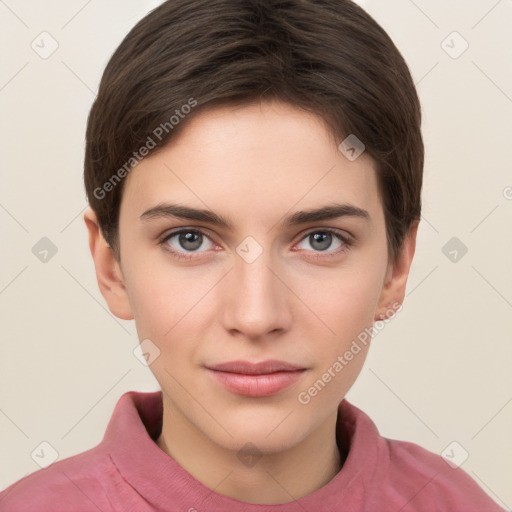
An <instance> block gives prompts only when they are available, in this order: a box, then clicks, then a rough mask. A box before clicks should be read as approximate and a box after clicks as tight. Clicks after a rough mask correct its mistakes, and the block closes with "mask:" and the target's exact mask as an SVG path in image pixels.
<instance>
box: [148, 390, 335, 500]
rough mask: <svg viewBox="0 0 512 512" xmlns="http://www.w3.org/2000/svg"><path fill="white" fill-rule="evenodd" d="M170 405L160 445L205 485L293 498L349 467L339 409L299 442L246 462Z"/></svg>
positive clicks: (244, 495) (243, 494) (235, 493)
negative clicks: (340, 432) (340, 446)
mask: <svg viewBox="0 0 512 512" xmlns="http://www.w3.org/2000/svg"><path fill="white" fill-rule="evenodd" d="M169 409H170V408H169V407H166V406H165V400H164V416H163V424H162V432H161V434H160V436H159V437H158V439H157V445H158V446H159V447H160V448H161V449H162V450H163V451H164V452H166V453H167V454H168V455H170V456H171V457H172V458H173V459H174V460H175V461H176V462H177V463H178V464H180V466H182V467H183V468H184V469H185V470H186V471H187V472H188V473H190V474H191V475H192V476H193V477H194V478H195V479H197V480H199V481H200V482H201V483H202V484H203V485H205V486H206V487H208V488H210V489H214V490H215V492H217V493H219V494H222V495H224V496H228V497H230V498H232V499H235V500H239V501H241V502H245V503H253V504H256V503H257V504H262V505H267V504H268V505H277V504H281V503H288V502H291V501H293V500H296V499H299V498H301V497H303V496H306V495H308V494H311V493H312V492H314V491H316V490H318V489H320V488H321V487H323V486H324V485H326V484H327V483H328V482H329V481H331V480H332V479H333V478H334V477H335V476H336V475H337V474H338V472H339V471H340V469H341V467H342V465H343V460H342V458H341V456H340V452H339V449H338V446H337V443H336V420H337V411H336V412H335V413H334V414H333V415H331V416H329V417H328V419H327V420H326V421H325V422H324V423H323V424H321V425H320V427H319V428H317V429H316V430H315V431H313V432H311V433H309V435H308V436H307V437H306V438H304V439H303V440H302V441H300V442H299V443H298V444H297V445H295V446H293V447H291V448H289V449H287V450H285V451H281V452H274V453H265V454H261V453H257V454H255V455H252V456H251V455H248V456H247V457H244V460H246V461H247V463H246V464H243V463H241V459H240V454H239V453H238V452H236V451H233V450H229V449H226V448H224V447H222V446H219V445H218V444H216V443H214V442H213V441H212V440H211V439H209V438H207V437H206V436H204V435H203V433H202V432H201V431H199V430H198V429H197V428H196V427H195V426H194V425H192V424H191V423H190V422H188V421H187V420H186V418H184V417H183V416H182V415H181V414H180V413H179V412H178V411H177V410H176V409H173V410H172V412H171V411H170V410H169ZM251 457H252V458H251Z"/></svg>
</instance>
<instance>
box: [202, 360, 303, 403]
mask: <svg viewBox="0 0 512 512" xmlns="http://www.w3.org/2000/svg"><path fill="white" fill-rule="evenodd" d="M206 368H207V370H208V372H209V373H210V374H211V375H212V377H213V378H214V379H215V381H216V382H217V383H219V384H221V385H222V386H223V387H224V388H225V389H227V390H228V391H230V392H232V393H235V394H238V395H243V396H248V397H265V396H271V395H275V394H277V393H279V392H281V391H283V390H284V389H286V388H288V387H289V386H291V385H292V384H294V383H296V382H297V381H298V380H299V379H300V378H301V377H302V375H303V374H304V373H305V372H306V371H307V368H304V367H301V366H298V365H294V364H291V363H288V362H285V361H277V360H268V361H262V362H259V363H251V362H249V361H230V362H226V363H220V364H216V365H213V366H207V367H206Z"/></svg>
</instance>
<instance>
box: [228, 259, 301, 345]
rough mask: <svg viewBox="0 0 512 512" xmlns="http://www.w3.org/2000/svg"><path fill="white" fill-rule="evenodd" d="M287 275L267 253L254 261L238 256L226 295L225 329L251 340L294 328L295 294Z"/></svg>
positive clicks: (229, 277) (229, 276) (230, 275)
mask: <svg viewBox="0 0 512 512" xmlns="http://www.w3.org/2000/svg"><path fill="white" fill-rule="evenodd" d="M283 273H284V270H283V269H282V267H280V266H279V265H278V264H277V263H276V259H275V258H272V255H271V254H270V253H269V252H266V251H263V253H262V254H260V256H259V257H258V258H257V259H256V260H255V261H252V262H247V261H245V260H244V259H243V258H242V257H239V256H238V255H235V260H234V268H233V269H232V270H231V272H229V274H228V275H227V276H226V280H225V283H224V289H223V294H222V296H223V311H222V317H223V322H224V327H225V329H226V330H227V331H229V332H231V334H233V335H238V336H242V337H246V338H248V339H251V340H258V339H260V340H261V339H263V338H264V337H266V336H269V335H272V336H275V335H276V334H279V333H281V334H282V333H284V332H286V331H287V330H288V329H290V326H291V323H292V311H291V306H292V296H293V294H292V292H291V291H290V289H289V288H288V287H287V286H286V284H285V283H286V279H285V276H284V275H282V274H283Z"/></svg>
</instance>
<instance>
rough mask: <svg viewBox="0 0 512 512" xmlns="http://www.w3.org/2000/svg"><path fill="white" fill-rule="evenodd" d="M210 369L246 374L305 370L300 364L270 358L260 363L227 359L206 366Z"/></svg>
mask: <svg viewBox="0 0 512 512" xmlns="http://www.w3.org/2000/svg"><path fill="white" fill-rule="evenodd" d="M208 368H209V369H210V370H217V371H221V372H229V373H241V374H246V375H264V374H267V373H276V372H293V371H297V370H305V368H304V367H302V366H297V365H294V364H291V363H287V362H286V361H278V360H276V359H271V360H268V361H261V362H260V363H251V362H250V361H228V362H226V363H220V364H216V365H213V366H208Z"/></svg>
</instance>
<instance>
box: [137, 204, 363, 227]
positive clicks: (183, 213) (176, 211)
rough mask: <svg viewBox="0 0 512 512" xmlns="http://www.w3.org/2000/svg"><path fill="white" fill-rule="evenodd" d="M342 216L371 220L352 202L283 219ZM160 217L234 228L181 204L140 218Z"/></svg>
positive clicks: (285, 222) (291, 222)
mask: <svg viewBox="0 0 512 512" xmlns="http://www.w3.org/2000/svg"><path fill="white" fill-rule="evenodd" d="M340 217H355V218H360V219H363V220H366V221H371V217H370V214H369V213H368V211H366V210H363V209H362V208H359V207H358V206H354V205H351V204H338V203H335V204H332V205H327V206H323V207H321V208H316V209H313V210H301V211H297V212H294V213H293V214H291V215H289V216H287V217H285V218H284V219H283V220H282V221H281V223H280V224H281V225H282V226H284V227H293V226H297V225H300V224H306V223H308V222H318V221H322V220H329V219H337V218H340ZM160 218H180V219H187V220H195V221H199V222H207V223H209V224H213V225H216V226H219V227H224V228H226V229H232V228H233V226H232V224H231V222H230V221H229V220H228V219H226V218H225V217H223V216H222V215H219V214H217V213H215V212H213V211H211V210H204V209H197V208H191V207H190V206H183V205H179V204H171V203H160V204H158V205H156V206H153V207H152V208H149V209H148V210H146V211H145V212H144V213H143V214H142V215H141V216H140V219H141V220H143V221H149V220H153V219H160Z"/></svg>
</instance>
